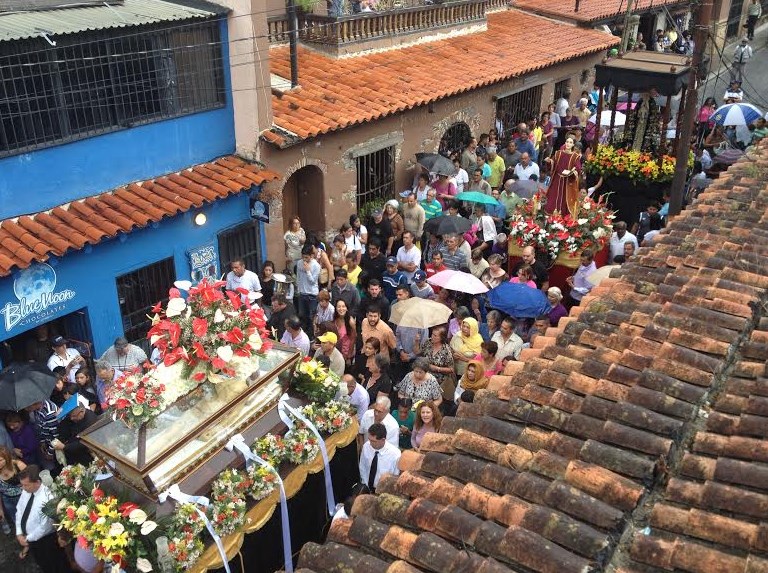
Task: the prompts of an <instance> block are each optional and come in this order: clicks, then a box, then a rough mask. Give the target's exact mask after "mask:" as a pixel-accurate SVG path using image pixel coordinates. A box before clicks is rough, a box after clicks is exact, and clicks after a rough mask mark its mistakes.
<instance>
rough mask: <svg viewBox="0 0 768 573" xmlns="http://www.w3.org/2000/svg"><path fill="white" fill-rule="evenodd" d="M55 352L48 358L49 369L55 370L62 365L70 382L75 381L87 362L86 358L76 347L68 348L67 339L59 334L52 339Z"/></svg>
mask: <svg viewBox="0 0 768 573" xmlns="http://www.w3.org/2000/svg"><path fill="white" fill-rule="evenodd" d="M51 348H53V354H51V356H50V358H48V369H49V370H50V371H51V372H53V369H54V368H56V367H57V366H61V367H62V368H64V370H65V371H66V373H67V378H68V379H69V381H70V382H74V381H75V374H77V371H78V370H80V367H81V366H82V365H83V364H85V359H84V358H83V357H82V356H80V353H79V352H78V351H77V350H75V349H74V348H67V339H66V338H64V337H63V336H57V337H55V338H54V339H53V340H51Z"/></svg>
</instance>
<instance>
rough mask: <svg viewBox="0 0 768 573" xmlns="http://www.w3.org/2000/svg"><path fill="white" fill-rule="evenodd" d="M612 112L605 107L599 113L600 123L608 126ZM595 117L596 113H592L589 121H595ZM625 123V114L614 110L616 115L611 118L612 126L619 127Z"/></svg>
mask: <svg viewBox="0 0 768 573" xmlns="http://www.w3.org/2000/svg"><path fill="white" fill-rule="evenodd" d="M612 113H613V112H612V111H611V110H610V109H607V110H605V111H603V112H602V113H600V125H605V126H609V125H611V114H612ZM596 119H597V114H595V115H593V116H592V117H590V118H589V121H590V123H595V120H596ZM625 123H627V116H626V115H624V114H623V113H621V112H620V111H617V112H616V117H615V118H614V120H613V126H614V127H620V126H622V125H624V124H625Z"/></svg>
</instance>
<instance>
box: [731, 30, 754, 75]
mask: <svg viewBox="0 0 768 573" xmlns="http://www.w3.org/2000/svg"><path fill="white" fill-rule="evenodd" d="M751 58H752V46H750V45H749V43H748V40H747V38H742V39H741V43H740V44H739V45H738V46H736V48H735V49H734V50H733V62H732V63H731V80H739V82H743V81H744V69H745V68H746V66H747V62H748V61H749V60H750V59H751Z"/></svg>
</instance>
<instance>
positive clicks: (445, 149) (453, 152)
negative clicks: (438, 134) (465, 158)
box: [438, 121, 472, 157]
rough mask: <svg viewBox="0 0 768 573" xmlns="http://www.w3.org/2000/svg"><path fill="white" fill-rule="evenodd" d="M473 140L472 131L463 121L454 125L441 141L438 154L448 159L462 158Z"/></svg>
mask: <svg viewBox="0 0 768 573" xmlns="http://www.w3.org/2000/svg"><path fill="white" fill-rule="evenodd" d="M470 139H472V130H471V129H470V128H469V126H468V125H467V124H466V123H464V122H463V121H461V122H458V123H454V124H453V125H452V126H451V127H449V128H448V130H447V131H446V132H445V134H444V135H443V137H442V138H441V139H440V147H439V148H438V153H440V154H441V155H445V156H446V157H454V156H460V155H461V154H462V153H463V152H464V148H465V147H466V146H467V144H468V143H469V140H470Z"/></svg>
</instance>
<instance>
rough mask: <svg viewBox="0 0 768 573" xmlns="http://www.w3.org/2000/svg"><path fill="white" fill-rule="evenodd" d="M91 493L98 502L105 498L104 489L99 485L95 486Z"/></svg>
mask: <svg viewBox="0 0 768 573" xmlns="http://www.w3.org/2000/svg"><path fill="white" fill-rule="evenodd" d="M91 495H92V496H93V501H95V502H96V503H101V502H102V501H103V500H104V491H103V490H100V489H99V488H97V487H96V488H93V491H92V492H91Z"/></svg>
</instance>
